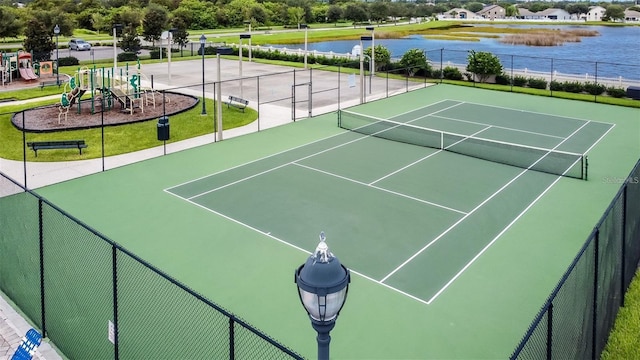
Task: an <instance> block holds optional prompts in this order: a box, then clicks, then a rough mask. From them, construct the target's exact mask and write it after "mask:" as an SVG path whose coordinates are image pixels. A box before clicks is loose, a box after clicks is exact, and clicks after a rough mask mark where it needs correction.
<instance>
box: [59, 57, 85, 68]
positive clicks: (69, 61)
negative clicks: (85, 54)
mask: <svg viewBox="0 0 640 360" xmlns="http://www.w3.org/2000/svg"><path fill="white" fill-rule="evenodd" d="M58 65H59V66H72V65H80V60H78V58H76V57H74V56H67V57H61V58H58Z"/></svg>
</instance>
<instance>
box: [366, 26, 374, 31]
mask: <svg viewBox="0 0 640 360" xmlns="http://www.w3.org/2000/svg"><path fill="white" fill-rule="evenodd" d="M373 29H375V28H374V27H373V26H367V27H366V28H365V30H369V31H373Z"/></svg>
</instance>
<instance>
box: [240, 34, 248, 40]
mask: <svg viewBox="0 0 640 360" xmlns="http://www.w3.org/2000/svg"><path fill="white" fill-rule="evenodd" d="M240 39H251V34H240Z"/></svg>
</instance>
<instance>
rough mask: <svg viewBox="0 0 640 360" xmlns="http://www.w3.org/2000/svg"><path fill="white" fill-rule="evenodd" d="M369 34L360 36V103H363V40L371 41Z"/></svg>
mask: <svg viewBox="0 0 640 360" xmlns="http://www.w3.org/2000/svg"><path fill="white" fill-rule="evenodd" d="M371 39H372V37H371V36H361V37H360V104H363V103H364V47H362V42H363V41H371Z"/></svg>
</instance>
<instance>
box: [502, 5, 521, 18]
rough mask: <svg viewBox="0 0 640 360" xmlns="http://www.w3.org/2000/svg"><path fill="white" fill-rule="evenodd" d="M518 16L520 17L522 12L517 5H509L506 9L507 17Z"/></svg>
mask: <svg viewBox="0 0 640 360" xmlns="http://www.w3.org/2000/svg"><path fill="white" fill-rule="evenodd" d="M518 15H520V10H519V8H518V7H517V6H515V5H509V6H507V8H506V9H505V16H507V17H514V16H518Z"/></svg>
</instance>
